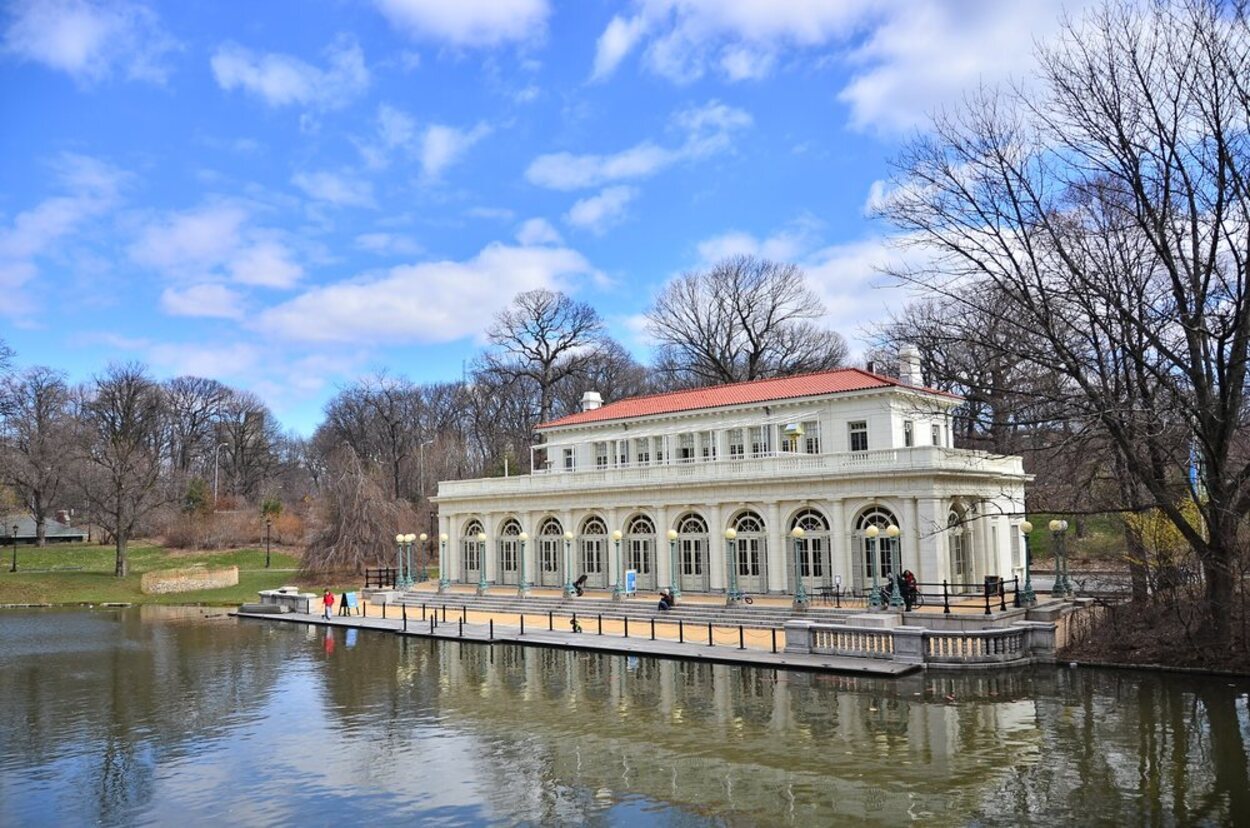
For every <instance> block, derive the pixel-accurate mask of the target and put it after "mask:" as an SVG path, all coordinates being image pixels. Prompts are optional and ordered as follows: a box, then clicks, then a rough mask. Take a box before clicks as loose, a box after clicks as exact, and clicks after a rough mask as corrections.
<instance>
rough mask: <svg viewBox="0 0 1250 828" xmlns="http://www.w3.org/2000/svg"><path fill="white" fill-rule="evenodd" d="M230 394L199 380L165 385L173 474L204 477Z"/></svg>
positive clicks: (186, 379)
mask: <svg viewBox="0 0 1250 828" xmlns="http://www.w3.org/2000/svg"><path fill="white" fill-rule="evenodd" d="M231 394H232V391H231V389H230V388H229V386H226V385H223V384H222V383H220V382H218V381H217V380H212V379H205V378H203V377H175V378H174V379H171V380H169V381H167V382H166V383H165V399H166V401H167V405H168V410H169V418H168V422H169V449H170V460H171V462H172V463H173V465H174V468H175V469H176V470H177V471H179V472H182V473H183V474H189V473H191V472H192V471H193V470H194V471H197V472H198V473H199V474H201V475H204V474H206V469H205V466H206V465H211V464H210V463H209V459H208V458H210V457H211V456H212V454H213V451H214V449H215V448H216V442H215V438H216V436H217V434H218V426H219V424H220V422H221V419H222V417H223V416H224V414H225V410H226V403H227V402H228V401H229V400H230V396H231Z"/></svg>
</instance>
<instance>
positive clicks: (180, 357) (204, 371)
mask: <svg viewBox="0 0 1250 828" xmlns="http://www.w3.org/2000/svg"><path fill="white" fill-rule="evenodd" d="M146 351H147V354H146V355H147V360H148V361H149V362H151V363H152V364H153V365H154V366H156V367H157V368H159V369H162V370H164V371H165V372H166V373H167V374H168V375H169V376H194V377H209V378H212V379H222V378H225V377H246V376H247V375H248V374H249V373H250V372H252V371H253V370H254V369H255V368H257V367H258V366H260V365H261V362H262V357H263V356H268V355H267V354H265V353H263V352H262V349H261V348H260V347H258V346H256V345H250V344H247V343H235V344H230V345H219V344H213V345H188V344H184V343H175V342H166V343H159V344H154V345H151V346H150V347H148V348H147V349H146Z"/></svg>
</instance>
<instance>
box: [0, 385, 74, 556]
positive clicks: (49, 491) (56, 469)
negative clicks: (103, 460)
mask: <svg viewBox="0 0 1250 828" xmlns="http://www.w3.org/2000/svg"><path fill="white" fill-rule="evenodd" d="M0 423H2V425H3V431H2V432H0V433H2V434H3V436H4V440H3V442H0V455H3V459H2V460H0V469H2V470H3V471H4V474H3V477H5V478H7V479H8V481H9V482H10V484H11V485H12V486H13V488H14V490H15V491H16V493H17V495H18V497H19V498H20V499H21V501H22V503H23V505H24V506H25V507H26V511H27V512H29V513H30V516H31V517H32V518H33V519H34V521H35V537H36V543H37V544H38V545H39V546H44V545H46V543H47V536H48V518H49V516H51V515H52V514H53V510H54V509H55V508H56V507H57V506H58V505H59V499H60V497H61V494H62V491H63V489H64V482H65V479H66V475H67V474H68V472H69V464H70V462H71V458H72V453H73V434H74V428H73V419H72V417H71V415H70V392H69V387H68V386H67V385H66V383H65V377H64V375H63V374H61V373H60V372H59V371H54V370H52V369H51V368H30V369H28V370H26V371H23V372H22V373H20V374H15V375H11V376H8V377H5V378H4V380H3V381H0Z"/></svg>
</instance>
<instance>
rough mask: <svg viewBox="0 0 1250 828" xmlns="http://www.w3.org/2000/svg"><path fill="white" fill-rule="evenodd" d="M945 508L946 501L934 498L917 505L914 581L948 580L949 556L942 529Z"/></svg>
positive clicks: (944, 522) (944, 523) (928, 498)
mask: <svg viewBox="0 0 1250 828" xmlns="http://www.w3.org/2000/svg"><path fill="white" fill-rule="evenodd" d="M945 506H946V501H945V500H943V499H941V498H936V497H926V498H924V499H923V500H920V501H919V503H918V504H917V509H916V520H917V525H916V528H917V530H918V531H919V538H918V544H919V545H918V551H917V555H918V560H919V561H920V569H918V570H917V571H916V579H917V580H920V581H924V582H926V583H940V582H941V581H944V580H950V571H951V569H950V560H949V557H950V556H949V554H948V551H947V542H946V533H945V531H944V529H943V527H944V526H945V525H946V515H945V513H944V510H945Z"/></svg>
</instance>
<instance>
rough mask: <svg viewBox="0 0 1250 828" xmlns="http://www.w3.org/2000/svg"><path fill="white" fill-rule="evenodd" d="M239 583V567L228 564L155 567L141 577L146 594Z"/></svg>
mask: <svg viewBox="0 0 1250 828" xmlns="http://www.w3.org/2000/svg"><path fill="white" fill-rule="evenodd" d="M238 585H239V568H238V567H237V566H227V567H224V568H221V569H203V568H196V569H154V570H152V571H151V572H145V573H143V577H142V578H140V579H139V591H140V592H142V593H143V594H144V595H164V594H167V593H171V592H194V591H196V590H200V589H221V588H222V587H231V586H238Z"/></svg>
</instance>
